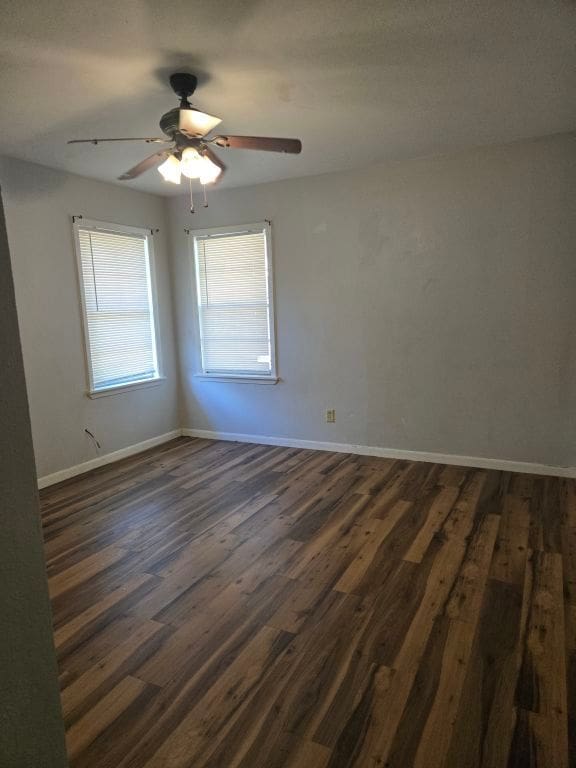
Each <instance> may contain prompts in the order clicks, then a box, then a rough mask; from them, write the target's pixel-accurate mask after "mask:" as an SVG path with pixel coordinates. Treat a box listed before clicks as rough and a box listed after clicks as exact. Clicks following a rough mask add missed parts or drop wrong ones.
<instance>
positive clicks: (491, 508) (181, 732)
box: [41, 438, 576, 768]
mask: <svg viewBox="0 0 576 768" xmlns="http://www.w3.org/2000/svg"><path fill="white" fill-rule="evenodd" d="M41 499H42V506H43V524H44V535H45V548H46V558H47V568H48V574H49V584H50V591H51V597H52V604H53V614H54V624H55V627H54V632H55V644H56V648H57V653H58V659H59V665H60V683H61V688H62V704H63V711H64V716H65V722H66V727H67V738H68V749H69V755H70V762H71V765H72V767H73V768H96V767H98V768H410V766H412V768H569V766H571V765H576V751H575V750H576V712H575V707H576V554H575V553H576V482H575V481H573V480H567V479H560V478H542V477H534V476H523V475H514V474H509V473H502V472H496V471H487V470H475V469H467V468H461V467H446V466H439V465H431V464H423V463H413V462H408V461H394V460H387V459H377V458H371V457H362V456H351V455H347V454H332V453H326V452H316V451H308V450H297V449H293V448H278V447H267V446H261V445H246V444H237V443H224V442H212V441H207V440H201V439H187V438H180V439H177V440H174V441H172V442H171V443H167V444H165V445H163V446H160V447H157V448H154V449H152V450H150V451H148V452H146V453H143V454H140V455H139V456H134V457H131V458H129V459H126V460H124V461H122V462H118V463H117V464H114V465H110V466H106V467H102V468H100V469H98V470H95V471H93V472H91V473H89V474H87V475H84V476H80V477H76V478H73V479H71V480H69V481H66V482H65V483H61V484H60V485H58V486H53V487H52V488H48V489H45V490H44V491H42V493H41Z"/></svg>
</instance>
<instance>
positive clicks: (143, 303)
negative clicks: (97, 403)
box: [73, 219, 162, 397]
mask: <svg viewBox="0 0 576 768" xmlns="http://www.w3.org/2000/svg"><path fill="white" fill-rule="evenodd" d="M73 226H74V238H75V245H76V255H77V259H78V274H79V279H80V296H81V303H82V314H83V325H84V335H85V343H86V362H87V372H88V385H89V386H88V394H89V395H90V396H92V397H98V396H100V395H103V394H113V393H115V392H117V391H125V390H126V389H133V388H136V387H140V386H150V385H152V384H155V383H158V382H159V381H160V380H161V379H162V376H161V372H160V363H159V357H158V344H157V323H156V318H155V316H156V312H155V308H156V300H155V280H154V253H153V243H152V235H151V234H150V230H145V229H140V228H137V227H127V226H122V225H119V224H108V223H105V222H98V221H89V220H86V219H81V220H78V221H75V222H74V225H73Z"/></svg>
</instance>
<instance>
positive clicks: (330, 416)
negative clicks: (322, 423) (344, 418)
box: [326, 408, 336, 424]
mask: <svg viewBox="0 0 576 768" xmlns="http://www.w3.org/2000/svg"><path fill="white" fill-rule="evenodd" d="M335 421H336V410H335V409H334V408H328V410H327V411H326V423H327V424H334V423H335Z"/></svg>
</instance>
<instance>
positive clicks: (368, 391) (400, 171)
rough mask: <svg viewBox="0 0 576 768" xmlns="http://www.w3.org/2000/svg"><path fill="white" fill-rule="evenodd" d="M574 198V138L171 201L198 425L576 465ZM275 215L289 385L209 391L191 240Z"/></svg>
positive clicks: (280, 323)
mask: <svg viewBox="0 0 576 768" xmlns="http://www.w3.org/2000/svg"><path fill="white" fill-rule="evenodd" d="M226 159H227V161H229V162H230V163H233V162H234V153H233V152H232V151H231V152H229V153H228V154H227V157H226ZM575 200H576V140H575V137H574V136H568V135H565V136H558V137H551V138H546V139H541V140H537V141H530V142H520V143H516V144H511V145H507V146H501V147H492V148H484V149H478V150H474V151H470V152H467V153H461V154H456V155H452V156H446V157H439V158H434V159H423V160H414V161H408V162H402V163H397V164H389V165H381V166H376V167H374V168H372V169H369V170H364V171H358V172H347V173H339V174H330V175H324V176H317V177H308V178H304V179H297V180H290V181H285V182H278V183H272V184H265V185H259V186H255V187H251V188H243V189H233V190H229V191H224V190H223V191H217V190H215V191H214V192H213V193H212V195H211V205H210V207H209V208H208V209H207V210H206V211H200V212H198V213H197V214H195V215H194V217H191V216H190V214H189V213H188V210H187V200H186V198H185V197H178V198H176V199H173V200H172V201H171V203H170V221H171V237H172V238H173V251H174V254H173V255H174V270H175V275H174V286H175V300H176V304H177V325H178V328H177V332H178V337H179V341H180V356H181V361H180V362H181V371H182V397H183V400H182V409H183V420H184V426H188V427H194V428H201V429H209V430H217V431H225V432H236V433H248V434H256V435H273V436H282V437H293V438H300V439H310V440H319V441H334V442H341V443H354V444H360V445H369V446H380V447H385V448H397V449H408V450H416V451H433V452H441V453H450V454H459V455H470V456H480V457H489V458H497V459H510V460H516V461H527V462H536V463H544V464H551V465H556V466H563V465H572V466H573V465H575V464H576V440H575V436H576V418H575V414H576V383H575V382H576V255H575V243H576V216H575V213H574V210H575V208H574V206H575ZM263 218H268V219H271V220H272V226H273V244H274V263H275V283H276V307H277V340H278V365H279V373H280V376H281V378H282V382H281V383H280V384H278V385H277V386H259V385H256V384H231V383H216V382H205V381H204V382H203V381H200V380H198V379H195V378H194V376H193V374H194V372H195V371H197V370H198V367H199V360H198V349H197V345H196V344H195V338H194V317H193V295H192V274H191V271H190V263H189V257H188V250H187V243H186V236H185V234H184V228H185V227H191V226H196V227H198V228H200V227H208V226H217V225H225V224H242V223H247V222H252V221H257V220H261V219H263ZM329 407H334V408H336V418H337V421H336V424H334V425H331V424H325V423H324V421H323V417H324V410H325V409H326V408H329Z"/></svg>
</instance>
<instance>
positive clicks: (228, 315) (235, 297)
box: [194, 224, 275, 377]
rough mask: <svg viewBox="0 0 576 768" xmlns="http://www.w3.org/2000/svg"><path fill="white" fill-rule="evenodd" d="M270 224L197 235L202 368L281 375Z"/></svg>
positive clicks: (238, 373)
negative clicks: (277, 356)
mask: <svg viewBox="0 0 576 768" xmlns="http://www.w3.org/2000/svg"><path fill="white" fill-rule="evenodd" d="M269 243H270V239H269V227H268V225H267V224H262V225H254V227H249V228H246V229H244V228H235V229H234V228H226V229H219V230H211V231H209V232H206V233H196V234H195V235H194V254H195V261H196V283H197V299H198V320H199V326H200V341H201V348H202V350H201V351H202V369H203V373H204V374H207V375H210V374H212V375H224V376H238V377H242V376H255V377H273V376H275V364H274V339H273V327H274V324H273V317H272V295H271V294H272V290H271V286H272V280H271V264H270V253H269Z"/></svg>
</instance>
